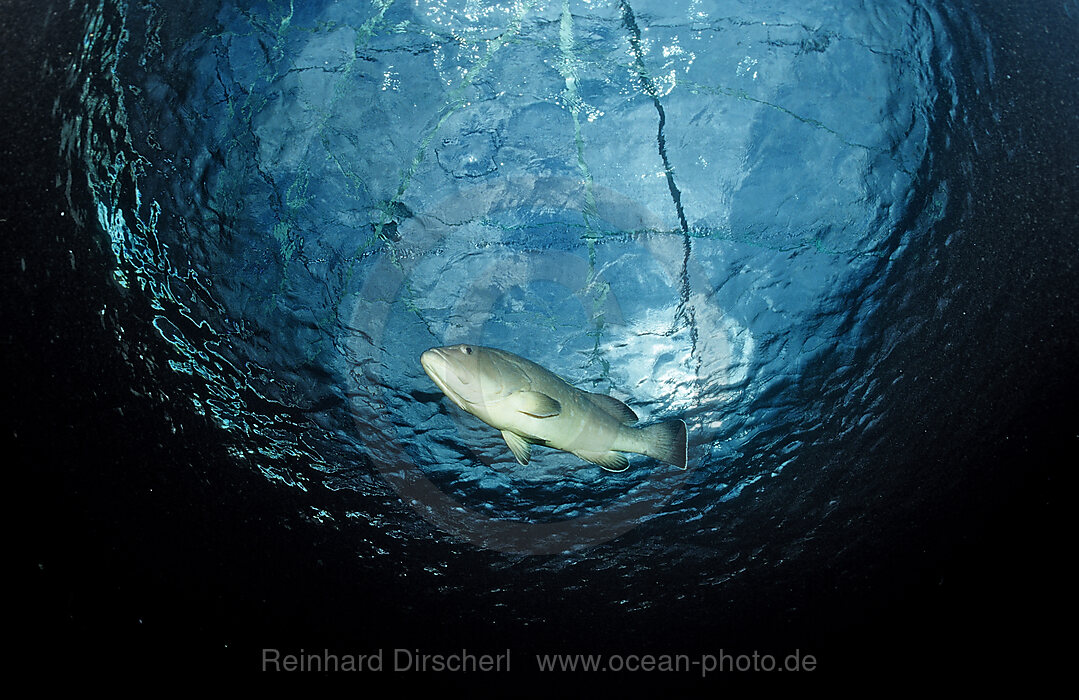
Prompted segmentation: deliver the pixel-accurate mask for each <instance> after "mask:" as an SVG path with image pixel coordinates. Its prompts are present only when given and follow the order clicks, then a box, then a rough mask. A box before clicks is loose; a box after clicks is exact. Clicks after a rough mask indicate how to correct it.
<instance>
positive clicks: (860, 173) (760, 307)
mask: <svg viewBox="0 0 1079 700" xmlns="http://www.w3.org/2000/svg"><path fill="white" fill-rule="evenodd" d="M85 18H86V26H87V30H86V35H85V44H84V50H83V52H82V53H81V54H80V55H79V56H77V57H76V64H75V68H74V75H76V76H77V78H78V79H76V80H73V83H72V84H73V86H75V87H73V92H72V94H73V95H77V99H72V100H71V101H69V102H66V103H65V107H64V109H65V110H66V111H65V112H64V116H65V120H66V132H65V138H66V141H65V144H66V146H65V149H66V150H65V152H66V154H67V156H68V158H69V163H70V166H71V171H70V175H69V176H70V177H71V178H79V179H80V184H81V179H82V178H85V181H86V186H87V187H88V189H89V191H90V192H91V194H92V197H93V203H94V211H93V212H92V217H93V219H94V222H93V223H94V225H97V226H100V228H101V229H102V231H103V232H104V234H105V235H107V237H108V240H109V242H110V244H111V255H112V259H113V261H114V267H113V270H112V277H113V281H114V282H115V283H116V284H117V285H119V286H120V287H121V288H123V289H125V290H127V291H128V293H130V294H134V295H139V296H140V297H141V298H143V299H145V300H146V302H147V304H148V308H150V309H152V318H145V319H135V318H132V319H129V320H127V321H125V323H126V324H127V325H128V326H129V331H130V332H138V331H139V330H140V329H141V330H144V331H149V332H150V333H151V335H153V336H156V337H158V338H159V340H158V341H157V345H158V347H159V348H160V352H159V354H158V355H157V356H156V357H155V358H153V361H154V363H155V366H156V367H157V368H158V371H159V372H160V376H162V377H165V379H163V381H166V382H170V383H171V382H175V384H174V386H175V387H177V388H175V389H174V390H173V391H172V393H171V395H170V396H169V399H168V400H169V401H175V402H182V403H184V404H185V405H187V404H189V405H190V407H191V408H193V409H194V410H195V411H196V412H197V413H200V414H202V415H204V416H206V417H207V418H208V419H210V420H211V421H212V423H213V425H214V426H216V427H215V430H216V435H217V438H218V439H219V440H220V443H221V444H222V445H224V446H225V448H226V449H227V452H228V454H229V455H230V460H229V461H227V462H225V463H221V464H217V465H215V467H214V469H215V470H222V471H223V472H228V471H230V470H236V471H238V472H251V473H254V474H256V475H258V477H259V478H260V479H262V480H265V481H266V482H267V483H270V484H274V485H275V486H277V487H280V489H282V490H283V492H284V493H288V494H291V495H290V496H289V498H293V499H295V500H294V501H289V502H294V503H296V504H297V505H296V513H295V516H296V518H297V519H298V520H302V521H304V522H306V523H308V524H311V526H312V527H314V528H316V529H318V530H324V531H325V532H327V533H333V534H332V537H333V539H334V540H335V541H336V542H345V543H347V544H345V545H344V546H343V549H344V550H345V551H348V552H350V554H351V556H353V557H354V558H355V562H356V564H355V566H356V567H357V571H358V572H376V574H372V575H377V572H380V571H384V572H387V573H386V575H387V576H389V577H391V578H392V577H393V576H405V575H406V574H405V573H401V572H407V575H410V576H412V577H413V580H416V579H418V580H419V581H420V582H421V583H419V584H416V585H418V586H420V587H421V588H429V589H430V590H432V591H435V590H437V591H444V592H445V591H449V592H451V593H453V594H454V595H459V596H460V598H459V599H455V600H466V601H468V603H466V606H472V608H471V611H470V610H469V609H462V610H459V611H457V613H455V614H457V615H460V616H461V617H467V616H468V615H470V614H476V615H485V614H487V613H488V612H489V611H490V610H492V609H495V608H498V607H499V606H505V605H506V604H507V601H508V600H517V599H518V596H521V597H527V596H528V595H529V594H530V592H531V593H534V594H535V595H550V591H551V590H552V589H553V588H557V587H562V586H567V585H568V586H569V588H568V590H580V589H582V588H585V587H586V586H587V584H585V583H583V582H585V581H587V580H589V579H600V580H602V581H603V586H604V588H603V591H604V592H603V594H602V595H598V597H597V600H596V602H595V605H596V606H599V607H607V606H610V607H612V608H614V609H618V610H624V611H626V612H627V614H628V613H631V612H633V611H639V610H649V609H652V608H657V607H659V608H662V607H664V606H665V605H667V604H668V603H669V602H671V601H686V600H694V599H697V598H699V597H701V596H703V595H706V594H707V593H708V592H717V591H718V593H717V594H716V595H717V596H718V598H719V599H725V598H726V597H727V595H728V594H727V593H725V591H727V590H728V588H729V589H730V590H735V589H736V588H737V587H738V586H740V585H743V583H744V585H751V584H753V585H755V584H756V582H759V581H761V580H771V581H773V583H775V582H778V583H775V585H776V586H777V587H780V588H782V587H784V586H788V587H789V586H795V585H796V584H794V583H791V581H792V580H794V579H796V578H797V574H792V573H791V572H792V571H794V572H798V571H809V572H811V574H810V575H812V576H814V577H822V576H826V575H827V572H828V571H829V569H830V567H833V566H835V567H837V568H836V569H835V571H836V576H839V577H844V578H848V579H849V578H850V577H852V576H853V577H855V578H856V577H857V576H858V575H859V572H858V567H857V565H856V564H853V565H852V564H851V562H850V560H849V559H844V556H845V555H846V554H847V553H849V552H850V551H857V552H862V551H863V550H862V549H859V547H861V546H863V545H864V546H870V547H881V548H882V549H883V550H885V551H886V550H887V548H888V546H889V545H890V543H888V542H884V543H880V542H872V537H873V532H874V529H873V527H874V526H873V525H872V523H875V522H877V521H876V520H874V518H876V517H883V518H885V519H886V520H887V522H888V523H890V524H892V525H894V524H895V523H897V522H898V523H904V522H908V521H910V522H916V521H918V520H919V519H920V518H921V515H920V513H921V511H920V510H919V509H920V508H922V507H923V506H924V505H925V504H926V503H932V504H935V505H934V507H936V504H939V502H940V499H946V498H947V497H948V495H949V494H954V493H957V492H958V490H959V485H960V484H961V483H962V481H963V480H964V478H965V476H966V475H965V474H964V473H962V472H950V471H948V470H947V469H941V468H940V465H939V464H931V463H929V462H924V461H921V458H920V455H921V454H922V452H921V450H922V449H923V448H924V445H925V444H946V443H947V439H948V432H947V431H948V428H947V427H946V426H945V427H942V426H937V425H934V424H933V421H932V420H928V419H927V416H931V415H932V412H933V410H934V407H937V408H939V406H940V402H941V401H944V400H945V399H943V398H942V397H944V396H947V395H948V394H949V393H950V392H951V391H952V390H953V389H955V387H960V388H959V389H955V391H956V392H957V395H966V394H964V392H965V391H970V390H971V389H970V388H969V386H967V385H962V383H961V381H960V380H959V379H956V378H955V376H954V375H952V374H950V373H949V371H948V370H947V369H945V370H943V372H944V374H945V375H947V376H949V377H952V378H953V379H955V381H956V382H957V384H955V385H954V386H952V385H948V386H939V387H935V388H934V389H932V390H929V391H928V393H927V389H926V388H925V387H926V383H927V382H929V383H930V385H932V383H933V382H934V381H936V380H935V379H934V376H935V373H939V372H940V371H941V368H942V367H947V366H949V365H955V364H956V363H955V361H954V358H969V357H970V356H971V349H972V348H974V347H976V346H982V345H984V342H985V339H986V338H987V337H989V335H991V334H992V331H991V329H989V327H988V326H987V327H986V330H985V331H984V332H985V336H984V337H979V336H977V335H976V334H975V335H969V334H967V335H965V336H961V335H949V333H950V331H949V328H951V327H952V326H948V323H950V321H949V319H951V318H952V316H950V315H949V314H950V313H951V312H950V311H949V308H950V305H951V304H952V302H953V301H955V300H956V299H965V298H966V296H965V295H966V294H967V291H966V287H964V283H963V282H962V281H960V282H957V281H956V278H955V273H954V270H953V269H952V268H951V267H947V266H946V268H947V269H946V270H945V271H942V270H944V268H938V265H939V264H940V262H941V261H942V260H946V259H947V256H948V251H949V250H951V249H952V248H951V247H952V246H954V245H957V244H962V243H963V242H964V241H969V240H974V239H977V237H978V236H980V235H983V232H981V231H978V230H971V227H970V225H969V221H970V217H971V216H972V215H973V213H974V212H973V209H972V205H971V198H970V196H969V193H968V192H967V191H966V189H965V188H966V187H967V185H968V183H969V180H970V177H971V173H972V172H973V171H974V170H975V165H974V164H975V162H976V158H977V153H978V152H979V148H980V146H979V141H980V140H984V139H987V138H990V137H987V136H986V132H985V128H986V126H985V125H986V124H991V123H993V122H994V117H995V118H996V120H997V121H999V112H998V111H997V110H999V106H998V105H997V104H996V103H995V102H994V85H995V82H996V81H999V80H1001V79H1002V78H1001V76H998V75H996V72H995V64H994V61H995V58H994V50H993V46H992V42H991V40H990V38H989V37H988V36H987V35H986V34H985V32H984V30H983V29H982V26H981V24H980V22H979V19H978V17H977V16H976V15H975V13H974V12H973V11H971V9H970V8H968V7H967V6H965V5H963V4H962V3H959V4H953V3H938V2H932V1H929V0H919V1H917V2H899V1H898V0H895V1H889V2H877V3H869V4H867V3H863V2H859V1H853V0H852V1H845V0H844V1H841V2H804V1H799V2H784V1H781V0H774V1H772V2H752V3H749V2H734V1H723V2H718V1H717V2H700V1H686V2H675V3H672V2H658V1H655V2H650V1H646V0H636V1H635V2H631V3H627V2H610V1H600V0H594V1H581V0H572V1H571V0H566V1H565V2H561V3H558V2H554V3H539V2H528V1H526V0H519V1H517V2H495V3H476V2H465V1H451V0H443V1H441V2H419V3H406V2H402V1H400V0H398V1H396V2H395V1H393V0H385V1H382V2H330V1H317V0H316V1H310V2H302V3H301V2H285V1H277V2H199V1H195V2H183V3H179V2H169V1H167V0H159V1H158V2H156V3H146V4H141V3H131V4H128V3H121V2H113V1H111V0H105V1H104V2H102V3H101V4H100V5H99V6H96V7H94V8H89V9H87V10H86V12H85ZM75 88H77V89H75ZM938 275H943V277H939V276H938ZM964 313H965V312H964ZM151 329H152V330H151ZM979 332H980V331H979ZM942 338H947V339H948V343H947V344H945V343H943V342H942ZM458 342H470V343H477V344H483V345H490V346H495V347H500V348H503V349H506V350H510V351H512V352H515V353H518V354H520V355H523V356H526V357H528V358H529V359H531V360H534V361H536V362H538V363H540V364H542V365H544V366H546V367H548V368H549V369H551V370H552V371H555V372H557V373H559V374H560V375H562V376H563V377H565V378H566V379H567V380H569V381H571V382H572V383H574V384H576V385H577V386H580V387H582V388H585V389H587V390H589V391H600V392H604V393H609V394H611V395H613V396H616V397H618V398H619V399H621V400H623V401H625V402H626V403H627V404H629V405H630V406H631V407H632V408H633V409H634V410H635V411H636V412H637V413H638V414H639V415H641V416H642V418H643V419H644V420H645V421H649V422H650V421H654V420H660V419H667V418H672V417H679V418H682V419H683V420H685V422H686V424H687V426H688V428H689V435H690V438H689V457H690V463H689V468H688V469H687V470H686V471H685V472H683V471H681V470H678V469H675V468H673V467H670V466H669V465H665V464H662V463H658V462H655V461H652V460H649V459H647V458H645V457H641V456H634V457H633V458H632V460H631V467H630V469H629V470H627V471H625V472H623V473H617V474H615V473H609V472H606V471H604V470H602V469H600V468H599V467H597V466H595V465H591V464H587V463H584V462H582V461H581V460H579V459H577V458H575V457H573V456H572V455H569V454H567V453H562V452H557V451H554V450H548V449H540V448H537V450H536V451H535V452H534V455H533V456H534V458H533V460H532V462H531V463H530V464H529V465H527V466H521V465H519V464H517V462H516V461H515V460H514V458H513V456H512V455H511V454H510V452H509V450H508V449H507V448H506V446H505V444H504V443H503V442H502V439H501V437H500V436H499V435H498V434H497V432H495V431H493V430H491V429H489V428H488V427H487V426H485V425H483V424H481V423H480V422H479V421H477V420H476V419H474V418H473V417H471V416H469V415H467V414H464V413H463V412H461V411H459V410H457V409H456V408H455V407H454V406H453V405H452V404H450V403H449V402H448V401H447V400H446V399H445V398H444V397H443V396H442V395H441V393H440V392H439V391H438V389H437V387H435V386H434V384H433V383H432V382H431V381H430V379H429V378H428V377H427V376H426V375H425V374H424V372H423V370H422V368H421V367H420V364H419V361H418V358H419V354H420V353H421V352H422V351H423V350H425V349H427V348H429V347H433V346H438V345H447V344H453V343H458ZM952 343H954V345H953V344H952ZM131 361H132V362H138V361H139V360H137V359H132V360H131ZM971 366H972V367H974V370H975V371H973V372H971V375H970V376H973V375H974V374H976V373H977V371H978V370H980V369H982V367H981V366H977V365H976V363H975V365H971ZM936 376H939V375H936ZM949 381H951V380H949ZM962 387H966V388H962ZM938 389H939V391H938ZM923 440H924V441H925V442H924V443H923V442H922V441H923ZM209 478H210V479H211V480H212V479H213V477H212V476H211V477H209ZM222 479H223V481H228V480H229V479H228V478H227V477H222ZM328 536H329V535H328ZM867 539H868V540H869V541H870V544H869V545H866V544H865V543H866V541H867ZM389 572H395V573H389ZM509 582H512V583H509ZM568 582H572V583H568ZM644 582H647V583H644ZM507 590H511V591H512V592H507ZM730 595H731V596H733V595H734V594H733V593H732V594H730ZM510 605H511V606H512V603H510ZM505 614H507V615H510V616H513V615H515V614H519V615H520V616H521V617H522V618H529V616H532V618H534V619H540V618H542V616H543V613H542V612H537V611H536V610H535V609H529V610H527V611H525V610H521V611H514V610H512V609H511V610H510V612H508V613H505ZM530 619H531V618H530Z"/></svg>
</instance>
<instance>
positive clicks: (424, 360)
mask: <svg viewBox="0 0 1079 700" xmlns="http://www.w3.org/2000/svg"><path fill="white" fill-rule="evenodd" d="M420 364H421V365H422V366H423V371H424V372H426V373H427V376H429V377H430V378H431V380H432V381H433V382H434V383H435V384H437V385H438V388H439V389H441V390H442V393H443V394H445V395H446V396H448V397H449V398H450V400H451V401H453V402H454V403H455V404H457V405H458V406H460V407H461V408H463V409H464V410H466V411H468V412H470V413H473V414H477V415H483V414H485V413H488V409H489V408H491V407H494V406H497V405H498V404H499V403H500V402H501V401H502V400H503V399H505V398H506V397H507V396H509V395H510V394H512V393H514V392H516V391H519V390H521V389H522V388H527V386H528V384H529V382H528V378H527V377H525V376H524V375H523V374H522V372H521V371H520V370H519V369H518V368H517V367H515V366H514V365H513V364H512V363H509V362H507V361H506V360H505V359H504V358H503V357H502V354H501V353H499V351H498V350H495V349H493V348H485V347H482V346H479V345H467V344H463V345H449V346H446V347H439V348H431V349H430V350H427V351H426V352H424V353H423V354H422V355H420Z"/></svg>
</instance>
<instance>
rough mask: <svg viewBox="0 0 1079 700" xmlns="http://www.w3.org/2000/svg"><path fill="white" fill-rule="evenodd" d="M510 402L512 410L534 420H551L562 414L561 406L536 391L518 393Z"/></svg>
mask: <svg viewBox="0 0 1079 700" xmlns="http://www.w3.org/2000/svg"><path fill="white" fill-rule="evenodd" d="M510 402H511V405H512V407H513V408H514V410H516V411H520V412H521V413H525V414H528V415H530V416H533V417H535V418H551V417H553V416H557V415H558V414H559V413H561V412H562V404H560V403H558V402H557V401H555V400H554V399H552V398H551V397H550V396H548V395H547V394H541V393H540V392H538V391H518V392H517V393H515V394H513V395H512V396H511V397H510Z"/></svg>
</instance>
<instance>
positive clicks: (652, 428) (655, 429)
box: [638, 419, 689, 469]
mask: <svg viewBox="0 0 1079 700" xmlns="http://www.w3.org/2000/svg"><path fill="white" fill-rule="evenodd" d="M638 430H640V431H641V433H642V437H644V440H645V444H646V447H645V450H644V453H643V454H645V455H648V456H649V457H652V458H653V459H658V460H660V461H661V462H666V463H667V464H673V465H674V466H676V467H678V468H679V469H685V468H686V460H687V457H688V454H687V453H688V449H689V436H688V434H687V433H686V424H685V421H682V420H678V419H675V420H668V421H664V422H662V423H655V424H653V425H646V426H644V427H641V428H638Z"/></svg>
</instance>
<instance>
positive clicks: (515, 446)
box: [502, 430, 532, 464]
mask: <svg viewBox="0 0 1079 700" xmlns="http://www.w3.org/2000/svg"><path fill="white" fill-rule="evenodd" d="M502 437H503V438H505V440H506V444H507V445H509V447H510V452H512V453H513V456H514V457H516V458H517V461H518V462H520V463H521V464H528V460H529V459H530V458H531V457H532V443H530V442H529V441H528V440H526V439H524V438H523V437H521V436H520V435H518V434H517V433H511V432H510V431H508V430H503V431H502Z"/></svg>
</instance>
